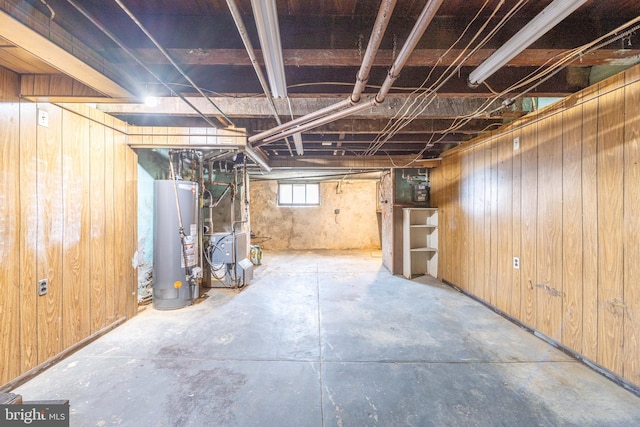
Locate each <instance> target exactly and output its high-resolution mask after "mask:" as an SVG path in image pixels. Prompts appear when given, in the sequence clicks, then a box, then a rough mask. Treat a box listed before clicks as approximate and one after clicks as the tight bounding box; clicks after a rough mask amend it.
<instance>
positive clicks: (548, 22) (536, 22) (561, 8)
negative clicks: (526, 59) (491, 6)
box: [468, 0, 587, 88]
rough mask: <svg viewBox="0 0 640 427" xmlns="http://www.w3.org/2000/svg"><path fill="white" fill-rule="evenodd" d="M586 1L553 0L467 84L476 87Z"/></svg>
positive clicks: (481, 67)
mask: <svg viewBox="0 0 640 427" xmlns="http://www.w3.org/2000/svg"><path fill="white" fill-rule="evenodd" d="M586 2H587V0H555V1H554V2H552V3H551V4H550V5H549V6H547V7H546V8H544V10H543V11H542V12H540V13H539V14H538V15H537V16H536V17H535V18H533V19H532V20H531V21H529V23H528V24H527V25H525V26H524V27H522V29H521V30H520V31H518V32H517V33H516V35H514V36H513V37H511V38H510V39H509V40H508V41H507V42H506V43H505V44H503V45H502V46H501V47H500V48H499V49H498V50H496V51H495V52H493V54H492V55H491V56H490V57H488V58H487V59H486V60H485V61H484V62H483V63H482V64H480V65H479V66H478V67H477V68H476V69H475V70H473V72H471V74H469V80H468V84H469V86H470V87H472V88H476V87H478V86H479V85H480V84H481V83H482V82H484V81H485V80H486V79H488V78H489V77H491V75H492V74H493V73H495V72H496V71H498V70H499V69H500V68H501V67H502V66H504V65H505V64H506V63H507V62H509V61H510V60H511V59H513V58H514V57H515V56H516V55H518V54H519V53H520V52H522V51H523V50H525V49H526V48H527V47H529V46H530V45H531V44H532V43H533V42H535V41H536V40H538V39H539V38H540V37H542V36H543V35H544V34H546V33H547V32H548V31H549V30H550V29H552V28H553V27H555V26H556V25H557V24H558V23H559V22H560V21H562V20H563V19H564V18H566V17H567V16H569V15H570V14H571V13H573V12H574V11H575V10H577V9H578V8H579V7H580V6H582V5H583V4H584V3H586Z"/></svg>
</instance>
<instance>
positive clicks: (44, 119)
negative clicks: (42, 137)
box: [38, 108, 49, 127]
mask: <svg viewBox="0 0 640 427" xmlns="http://www.w3.org/2000/svg"><path fill="white" fill-rule="evenodd" d="M38 124H39V125H40V126H44V127H49V113H48V112H47V111H45V110H42V109H40V108H38Z"/></svg>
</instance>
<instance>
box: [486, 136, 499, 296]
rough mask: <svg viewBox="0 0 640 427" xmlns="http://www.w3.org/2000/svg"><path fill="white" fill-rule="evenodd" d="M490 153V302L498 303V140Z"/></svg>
mask: <svg viewBox="0 0 640 427" xmlns="http://www.w3.org/2000/svg"><path fill="white" fill-rule="evenodd" d="M488 155H489V188H490V192H489V207H490V210H489V219H490V224H489V227H490V231H489V233H490V237H489V242H490V244H489V252H488V253H489V267H488V268H489V293H488V296H489V302H490V303H491V304H493V305H497V303H498V287H497V283H498V141H497V139H495V138H492V139H491V140H490V141H489V144H488Z"/></svg>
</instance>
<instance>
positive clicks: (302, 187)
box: [278, 183, 320, 206]
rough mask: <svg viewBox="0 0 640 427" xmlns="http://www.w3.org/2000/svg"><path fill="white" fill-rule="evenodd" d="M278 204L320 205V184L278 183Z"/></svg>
mask: <svg viewBox="0 0 640 427" xmlns="http://www.w3.org/2000/svg"><path fill="white" fill-rule="evenodd" d="M278 205H279V206H318V205H320V184H318V183H312V184H283V183H278Z"/></svg>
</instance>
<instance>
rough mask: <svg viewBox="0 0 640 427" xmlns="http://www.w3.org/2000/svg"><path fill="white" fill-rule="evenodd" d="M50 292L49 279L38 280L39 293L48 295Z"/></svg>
mask: <svg viewBox="0 0 640 427" xmlns="http://www.w3.org/2000/svg"><path fill="white" fill-rule="evenodd" d="M47 292H49V279H42V280H38V295H39V296H42V295H46V294H47Z"/></svg>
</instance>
